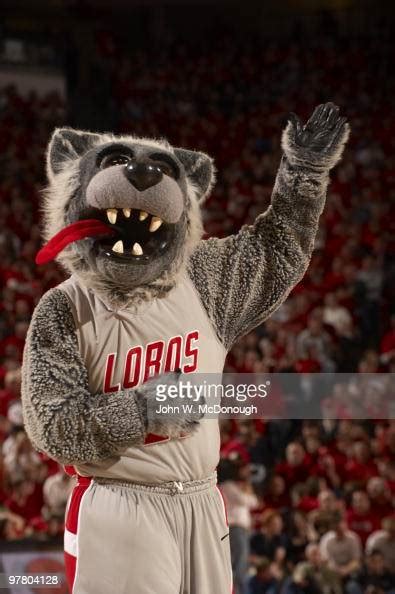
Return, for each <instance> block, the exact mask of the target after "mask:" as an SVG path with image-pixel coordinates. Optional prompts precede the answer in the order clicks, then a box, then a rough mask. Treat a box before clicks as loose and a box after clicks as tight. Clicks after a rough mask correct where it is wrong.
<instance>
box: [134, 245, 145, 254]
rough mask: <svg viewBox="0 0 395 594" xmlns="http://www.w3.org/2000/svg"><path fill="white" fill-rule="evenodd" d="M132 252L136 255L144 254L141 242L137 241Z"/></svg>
mask: <svg viewBox="0 0 395 594" xmlns="http://www.w3.org/2000/svg"><path fill="white" fill-rule="evenodd" d="M132 254H133V255H134V256H142V255H143V248H142V247H141V245H140V244H139V243H135V244H134V246H133V247H132Z"/></svg>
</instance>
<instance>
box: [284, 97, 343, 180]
mask: <svg viewBox="0 0 395 594" xmlns="http://www.w3.org/2000/svg"><path fill="white" fill-rule="evenodd" d="M349 133H350V127H349V125H348V124H347V121H346V118H345V117H340V116H339V108H338V107H337V106H336V105H334V104H333V103H323V104H322V105H318V107H316V108H315V110H314V113H313V115H312V116H311V118H310V119H309V120H308V122H307V124H305V125H303V124H302V122H301V120H300V119H299V118H298V116H297V115H295V114H294V113H291V114H290V115H289V122H288V125H287V127H286V129H285V130H284V132H283V138H282V146H283V149H284V152H285V155H286V157H287V159H288V161H289V162H290V163H291V165H299V166H304V167H307V168H312V169H316V170H319V171H325V170H328V171H329V169H331V168H332V167H334V165H336V163H337V162H338V161H339V159H340V157H341V154H342V152H343V148H344V145H345V143H346V142H347V139H348V136H349Z"/></svg>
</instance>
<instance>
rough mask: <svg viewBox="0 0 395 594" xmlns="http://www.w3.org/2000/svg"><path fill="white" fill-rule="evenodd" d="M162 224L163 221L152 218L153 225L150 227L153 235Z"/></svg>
mask: <svg viewBox="0 0 395 594" xmlns="http://www.w3.org/2000/svg"><path fill="white" fill-rule="evenodd" d="M162 223H163V221H162V219H160V218H159V217H152V220H151V224H150V226H149V230H150V231H151V233H153V232H154V231H157V230H158V229H159V227H160V226H161V224H162Z"/></svg>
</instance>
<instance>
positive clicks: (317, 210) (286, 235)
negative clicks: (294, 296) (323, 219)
mask: <svg viewBox="0 0 395 594" xmlns="http://www.w3.org/2000/svg"><path fill="white" fill-rule="evenodd" d="M348 134H349V130H348V127H346V128H344V129H343V134H342V135H341V136H340V137H339V139H338V144H335V145H332V144H330V145H329V149H328V150H323V151H321V152H314V151H307V149H305V147H300V146H298V145H297V144H296V143H295V140H294V136H293V128H292V124H288V126H287V128H286V130H285V131H284V133H283V137H282V145H283V148H284V151H285V155H284V156H283V158H282V161H281V165H280V168H279V171H278V173H277V177H276V182H275V186H274V189H273V194H272V200H271V205H270V207H269V208H268V209H267V211H266V212H265V213H263V214H261V215H260V216H258V218H257V219H256V221H255V223H254V224H253V225H251V226H245V227H243V228H242V229H241V230H240V232H239V233H238V234H236V235H232V236H229V237H226V238H225V239H217V238H212V239H209V240H207V241H201V242H200V243H199V245H198V247H197V248H196V250H195V251H194V253H193V254H192V256H191V258H190V262H189V266H188V270H189V273H190V276H191V278H192V280H193V282H194V284H195V286H196V288H197V290H198V292H199V294H200V297H201V300H202V303H203V305H204V307H205V308H206V311H207V314H208V316H209V318H210V319H211V321H212V323H213V324H214V327H215V328H216V332H217V334H218V337H219V338H220V340H221V341H222V343H223V344H224V346H225V347H226V348H227V349H230V348H231V346H232V344H233V343H234V342H235V341H236V340H237V338H239V337H240V336H242V335H243V334H246V333H247V332H249V331H250V330H252V329H253V328H254V327H255V326H257V325H258V324H260V323H262V322H263V321H264V320H265V319H266V318H267V317H268V316H269V315H270V314H271V313H272V312H274V311H275V309H276V308H277V307H278V306H279V305H280V304H281V303H282V302H283V301H284V300H285V299H286V297H287V295H288V294H289V292H290V291H291V289H292V288H293V287H294V286H295V284H296V283H297V282H298V281H300V280H301V278H302V277H303V275H304V273H305V271H306V268H307V266H308V263H309V260H310V257H311V253H312V251H313V247H314V239H315V235H316V232H317V229H318V221H319V216H320V214H321V212H322V210H323V208H324V204H325V197H326V189H327V186H328V182H329V169H330V168H331V167H333V166H334V165H335V164H336V163H337V161H338V160H339V159H340V156H341V153H342V150H343V147H344V144H345V142H346V140H347V137H348ZM306 151H307V152H306ZM305 159H306V160H305Z"/></svg>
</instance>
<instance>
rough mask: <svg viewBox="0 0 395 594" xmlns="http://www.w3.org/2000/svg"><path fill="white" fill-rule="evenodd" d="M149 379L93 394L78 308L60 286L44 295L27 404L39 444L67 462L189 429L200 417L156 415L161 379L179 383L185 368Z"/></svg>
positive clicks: (33, 332) (33, 329) (26, 380)
mask: <svg viewBox="0 0 395 594" xmlns="http://www.w3.org/2000/svg"><path fill="white" fill-rule="evenodd" d="M168 375H169V374H166V376H163V377H161V378H157V379H155V380H151V381H148V382H146V383H145V384H144V385H143V386H141V387H140V388H136V389H134V390H132V389H131V390H121V391H119V392H115V393H111V394H91V393H90V391H89V384H88V373H87V370H86V368H85V366H84V363H83V361H82V359H81V355H80V352H79V348H78V342H77V337H76V334H75V325H74V320H73V314H72V310H71V307H70V303H69V301H68V298H67V296H66V295H65V294H64V293H63V292H62V291H61V290H59V289H52V290H50V291H48V293H46V294H45V295H44V297H43V298H42V299H41V301H40V303H39V305H38V306H37V307H36V310H35V312H34V315H33V319H32V322H31V325H30V328H29V332H28V336H27V340H26V346H25V353H24V361H23V385H22V404H23V416H24V423H25V428H26V431H27V433H28V435H29V437H30V439H31V441H32V442H33V444H34V445H35V446H36V447H37V449H39V450H41V451H43V452H46V453H47V454H48V455H49V456H51V457H52V458H54V459H55V460H58V461H59V462H62V463H63V464H77V463H82V462H98V461H100V460H104V459H106V458H109V457H111V456H114V455H117V454H119V453H120V452H121V451H122V450H123V449H125V448H127V447H128V446H131V445H138V444H142V443H143V442H144V439H145V436H146V434H147V432H151V431H152V428H155V433H156V434H158V435H164V436H167V435H170V434H171V435H174V436H179V435H180V434H188V433H191V432H193V431H194V430H195V429H196V425H197V420H198V419H199V415H198V414H197V413H196V415H193V414H192V415H190V416H189V417H188V418H185V419H177V418H175V419H173V418H162V417H155V415H152V407H153V405H154V403H155V390H156V385H157V383H159V382H161V383H164V382H168V381H169V380H170V381H171V382H172V383H176V381H177V377H178V376H177V374H170V378H168V377H167V376H168Z"/></svg>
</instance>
